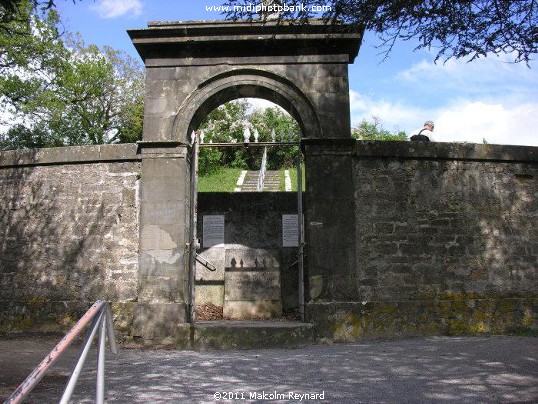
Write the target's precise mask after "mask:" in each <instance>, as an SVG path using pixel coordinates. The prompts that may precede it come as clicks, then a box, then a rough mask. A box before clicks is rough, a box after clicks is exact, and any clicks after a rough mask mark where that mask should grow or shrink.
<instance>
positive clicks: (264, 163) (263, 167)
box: [256, 147, 267, 192]
mask: <svg viewBox="0 0 538 404" xmlns="http://www.w3.org/2000/svg"><path fill="white" fill-rule="evenodd" d="M265 171H267V147H265V148H264V149H263V157H262V164H261V167H260V172H259V174H258V185H257V186H256V191H258V192H260V191H263V187H264V185H265V184H264V182H265Z"/></svg>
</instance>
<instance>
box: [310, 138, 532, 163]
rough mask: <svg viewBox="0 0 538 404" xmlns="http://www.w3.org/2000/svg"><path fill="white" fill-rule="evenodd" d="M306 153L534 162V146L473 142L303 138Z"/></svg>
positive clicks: (367, 156)
mask: <svg viewBox="0 0 538 404" xmlns="http://www.w3.org/2000/svg"><path fill="white" fill-rule="evenodd" d="M302 147H303V148H306V149H310V154H313V155H315V154H336V155H338V154H340V155H353V156H356V157H358V158H400V159H411V160H415V159H427V160H470V161H500V162H531V163H536V162H538V147H534V146H513V145H496V144H477V143H443V142H410V141H387V142H385V141H371V140H367V141H363V140H354V139H303V141H302Z"/></svg>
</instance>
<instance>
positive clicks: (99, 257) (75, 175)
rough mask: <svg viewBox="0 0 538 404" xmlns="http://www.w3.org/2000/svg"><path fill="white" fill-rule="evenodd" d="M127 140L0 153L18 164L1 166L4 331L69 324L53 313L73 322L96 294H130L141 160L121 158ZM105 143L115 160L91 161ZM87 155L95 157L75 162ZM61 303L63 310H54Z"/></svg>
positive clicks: (130, 297) (116, 297) (133, 292)
mask: <svg viewBox="0 0 538 404" xmlns="http://www.w3.org/2000/svg"><path fill="white" fill-rule="evenodd" d="M129 146H131V147H129ZM129 146H127V147H126V146H124V145H122V146H118V150H116V151H114V146H108V147H88V149H87V150H86V149H84V148H76V150H70V152H69V153H66V150H67V149H63V150H58V149H50V150H47V151H46V152H45V151H43V152H41V151H31V152H27V153H24V152H5V153H0V156H2V159H1V160H2V161H3V162H4V161H9V160H10V157H9V156H12V155H13V154H17V155H18V156H19V161H20V162H21V166H18V167H10V166H9V164H8V166H4V167H1V166H0V195H1V197H2V204H0V227H1V228H2V231H1V232H0V280H1V281H0V282H1V284H2V286H3V287H2V294H1V297H0V300H1V301H2V302H3V303H2V306H3V307H4V308H6V310H2V312H1V318H2V321H1V322H2V325H3V326H2V328H3V329H4V331H8V330H9V329H11V328H14V329H17V328H19V325H20V324H22V323H24V322H26V323H28V324H33V328H34V329H47V328H51V327H52V328H54V329H56V330H57V329H61V328H62V327H63V328H65V327H66V326H67V325H68V323H69V324H71V323H70V322H69V321H68V322H66V321H63V320H62V321H59V320H58V319H59V318H60V317H62V316H64V317H66V318H67V317H69V318H72V320H76V315H79V314H80V315H81V314H83V312H84V311H85V310H87V309H88V308H89V307H90V306H91V304H92V303H93V302H94V301H96V300H99V299H105V300H109V301H113V302H115V303H117V304H119V305H121V304H126V303H128V302H132V301H134V300H136V299H137V297H138V290H137V282H138V257H137V249H138V230H137V227H138V225H137V216H138V215H137V211H138V208H139V206H138V198H137V194H138V180H139V176H140V163H139V161H137V157H136V155H135V154H132V155H131V156H130V158H132V159H133V161H130V162H124V161H122V160H123V158H124V152H125V151H126V150H133V149H132V146H133V145H129ZM105 149H106V150H108V151H109V153H108V152H107V154H108V155H110V156H115V158H116V159H117V158H121V160H116V161H108V162H100V161H98V159H99V156H102V155H103V150H105ZM134 150H136V147H135V149H134ZM77 151H81V152H82V151H84V152H83V153H78V152H77ZM6 156H7V157H8V158H5V157H6ZM55 156H56V157H55ZM66 156H71V158H72V159H73V164H70V163H65V162H64V160H65V158H66ZM91 156H94V157H95V159H96V161H95V162H92V163H82V162H83V161H87V160H92V159H94V157H91ZM55 158H58V159H59V161H58V160H56V159H55ZM111 158H112V157H111ZM24 162H27V163H28V164H32V165H31V166H25V165H24ZM41 163H45V165H40V164H41ZM58 163H61V164H58ZM7 302H10V303H9V305H6V304H7ZM36 303H39V304H40V305H41V306H42V309H40V310H39V311H37V312H36V311H35V307H36ZM64 304H65V313H63V314H62V313H61V310H57V308H58V307H61V306H62V305H64ZM73 306H75V307H77V309H76V311H75V312H73V310H72V309H71V308H70V307H73ZM48 308H50V311H49V312H47V310H48ZM81 311H82V313H81ZM126 315H127V316H128V315H129V314H126ZM126 322H129V320H126ZM122 330H123V331H125V327H122Z"/></svg>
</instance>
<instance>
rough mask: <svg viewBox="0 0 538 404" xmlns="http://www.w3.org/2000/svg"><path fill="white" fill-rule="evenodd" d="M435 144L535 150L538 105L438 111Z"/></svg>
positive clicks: (465, 104)
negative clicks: (465, 143) (447, 143)
mask: <svg viewBox="0 0 538 404" xmlns="http://www.w3.org/2000/svg"><path fill="white" fill-rule="evenodd" d="M435 120H436V121H435V132H436V136H437V140H439V141H447V142H452V141H455V142H471V143H482V141H483V140H484V139H485V140H486V141H487V142H488V143H494V144H516V145H527V146H538V133H537V132H536V128H538V103H526V104H520V105H515V106H507V105H503V104H502V103H497V104H493V103H484V102H462V103H459V104H455V105H451V106H447V107H446V108H442V109H440V110H439V111H437V116H436V118H435Z"/></svg>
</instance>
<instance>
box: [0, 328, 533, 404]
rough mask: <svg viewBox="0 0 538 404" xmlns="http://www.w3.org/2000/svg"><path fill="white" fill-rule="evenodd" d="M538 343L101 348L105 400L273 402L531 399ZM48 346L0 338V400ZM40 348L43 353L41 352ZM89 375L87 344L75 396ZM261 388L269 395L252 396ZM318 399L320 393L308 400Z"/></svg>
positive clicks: (483, 340)
mask: <svg viewBox="0 0 538 404" xmlns="http://www.w3.org/2000/svg"><path fill="white" fill-rule="evenodd" d="M537 342H538V339H537V338H535V337H500V336H494V337H459V338H455V337H452V338H449V337H440V338H425V339H423V338H421V339H410V340H398V341H368V342H365V343H357V344H342V345H328V346H327V345H325V346H310V347H307V348H301V349H292V350H289V349H286V350H284V349H282V350H280V349H268V350H252V351H215V352H192V351H171V350H159V351H155V350H140V349H120V352H119V354H118V355H112V354H110V353H107V354H108V356H107V372H106V375H107V376H106V377H107V402H118V403H142V402H144V403H148V402H151V403H160V402H162V403H165V402H192V403H201V402H215V401H217V400H215V396H214V394H215V393H221V394H222V395H221V398H225V393H226V392H233V393H235V394H234V397H235V398H244V399H245V400H236V401H238V402H239V401H247V402H249V401H250V402H275V401H279V400H273V399H272V398H274V396H271V394H275V393H277V394H278V395H280V396H279V397H276V398H280V399H282V400H280V402H298V401H299V400H298V399H290V396H289V393H290V392H295V393H300V394H305V393H311V394H315V393H317V394H322V393H323V394H324V395H323V397H324V401H325V402H338V403H357V402H364V403H373V402H375V403H393V402H394V403H396V402H421V403H423V402H454V403H455V402H458V403H462V402H468V403H477V402H488V403H492V402H537V401H538V348H537V346H538V344H537ZM39 344H41V345H40V347H38V346H37V345H39ZM47 344H48V345H49V346H47V347H45V345H47ZM52 346H54V343H53V342H52V343H51V341H44V342H43V341H40V340H36V339H19V340H0V368H1V369H2V372H1V376H0V387H1V389H2V390H1V393H2V395H1V396H2V398H4V399H5V397H6V395H7V393H6V390H7V389H8V388H15V387H16V386H17V384H18V383H19V382H20V381H22V380H23V379H24V378H25V377H26V375H27V374H28V373H29V372H30V371H31V370H32V367H33V365H32V363H35V364H37V363H39V361H40V360H41V359H42V357H44V355H46V353H47V352H48V349H49V348H50V347H52ZM77 349H78V348H77ZM77 349H75V348H73V349H71V350H70V351H69V352H68V354H67V357H66V358H65V360H62V363H61V364H59V365H58V366H55V367H54V368H53V369H54V370H53V373H52V374H51V375H50V376H49V377H48V379H47V378H45V379H44V380H43V382H42V385H40V387H39V389H37V390H36V391H35V392H33V393H32V395H31V396H30V397H29V401H28V402H35V403H46V402H57V401H58V398H59V397H60V396H61V392H62V390H63V386H64V384H65V382H66V380H67V375H68V374H69V370H70V366H71V365H70V364H69V360H74V357H76V354H77ZM38 351H42V352H43V354H42V355H41V356H40V357H37V355H38V353H41V352H38ZM71 363H73V361H71ZM95 373H96V372H95V352H94V353H93V356H92V357H91V358H89V362H88V365H87V366H86V368H85V370H84V373H83V376H82V379H81V380H80V382H79V385H78V386H77V389H76V393H75V397H74V402H77V403H79V402H80V403H91V402H93V401H94V395H95V392H94V390H95ZM19 379H20V380H19ZM16 380H18V381H16ZM264 392H265V394H266V396H265V398H266V399H263V396H259V395H257V394H261V395H263V393H264ZM251 394H256V396H251ZM251 397H252V398H251ZM318 397H319V396H318ZM316 401H321V400H311V401H309V402H316Z"/></svg>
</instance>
